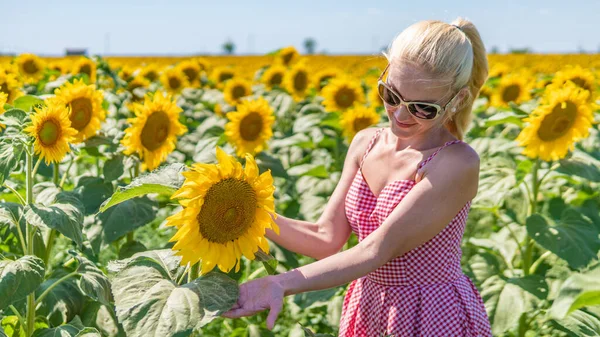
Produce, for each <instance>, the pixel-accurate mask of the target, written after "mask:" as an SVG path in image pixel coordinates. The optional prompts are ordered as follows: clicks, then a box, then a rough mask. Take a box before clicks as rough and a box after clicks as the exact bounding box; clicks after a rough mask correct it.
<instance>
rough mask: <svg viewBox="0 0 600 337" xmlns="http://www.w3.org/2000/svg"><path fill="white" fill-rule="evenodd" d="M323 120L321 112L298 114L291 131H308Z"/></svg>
mask: <svg viewBox="0 0 600 337" xmlns="http://www.w3.org/2000/svg"><path fill="white" fill-rule="evenodd" d="M322 120H323V114H319V113H315V114H308V115H304V116H300V117H298V118H297V119H296V121H294V126H293V132H294V133H300V132H308V131H310V129H312V128H314V127H316V126H318V125H319V124H320V123H321V121H322Z"/></svg>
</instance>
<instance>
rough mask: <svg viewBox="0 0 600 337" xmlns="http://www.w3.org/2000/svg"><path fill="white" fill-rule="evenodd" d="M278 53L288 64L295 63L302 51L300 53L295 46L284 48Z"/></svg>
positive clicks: (283, 61)
mask: <svg viewBox="0 0 600 337" xmlns="http://www.w3.org/2000/svg"><path fill="white" fill-rule="evenodd" d="M277 55H278V57H279V59H280V60H281V62H282V63H283V64H284V65H286V66H289V65H291V64H293V63H294V62H295V61H296V60H297V59H298V58H299V57H300V53H298V50H296V48H294V46H288V47H285V48H282V49H281V50H279V53H278V54H277Z"/></svg>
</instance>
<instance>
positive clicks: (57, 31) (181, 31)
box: [0, 0, 600, 55]
mask: <svg viewBox="0 0 600 337" xmlns="http://www.w3.org/2000/svg"><path fill="white" fill-rule="evenodd" d="M0 13H2V17H3V18H2V23H3V24H2V27H3V28H2V32H3V33H2V35H1V36H0V52H3V53H7V52H15V53H22V52H33V53H37V54H45V55H62V54H64V50H65V48H67V47H69V48H87V49H88V51H89V53H91V54H105V53H108V54H113V55H114V54H117V55H147V54H151V55H189V54H198V53H208V54H214V53H221V51H222V48H221V46H222V44H223V42H225V41H226V40H227V39H231V40H232V41H233V42H234V43H235V45H236V54H246V53H253V54H256V53H266V52H269V51H272V50H275V49H278V48H280V47H283V46H286V45H294V46H296V47H297V48H298V49H299V50H301V51H303V50H304V49H303V47H302V46H303V41H304V40H305V38H307V37H312V38H314V39H315V40H316V41H317V51H326V52H328V53H332V54H345V53H361V54H373V53H377V52H378V51H379V50H380V49H381V47H383V46H386V45H388V44H389V43H390V42H391V41H392V39H393V38H394V37H395V36H396V35H397V34H398V33H399V32H400V31H402V30H403V29H404V28H406V27H407V26H409V25H410V24H412V23H413V22H416V21H419V20H424V19H437V20H443V21H446V22H450V21H451V20H453V19H454V18H456V17H457V16H462V17H466V18H467V19H470V20H471V21H473V22H474V23H475V25H476V26H477V27H478V28H479V30H480V33H481V35H482V37H483V40H484V43H485V45H486V47H487V48H488V50H489V49H490V48H491V47H492V46H496V47H497V48H498V49H499V50H500V52H506V51H508V50H509V49H510V48H522V47H530V48H531V49H532V50H533V51H535V52H543V53H547V52H576V51H578V50H580V49H583V50H585V51H587V52H598V49H599V48H600V19H598V13H600V1H598V0H587V1H581V0H571V1H564V0H560V1H557V0H545V1H539V0H521V1H512V0H511V1H502V0H501V1H486V0H479V1H462V0H454V1H438V0H430V1H419V0H411V1H402V0H394V1H352V0H345V1H344V0H338V1H327V0H321V1H286V0H277V1H272V0H264V1H260V0H254V1H252V0H250V1H248V0H246V1H219V2H217V1H214V0H213V1H182V0H170V1H155V0H144V1H138V0H130V1H127V0H121V1H115V0H105V1H86V0H78V1H73V0H54V1H48V0H2V1H0Z"/></svg>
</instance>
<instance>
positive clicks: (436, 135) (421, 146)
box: [394, 126, 456, 151]
mask: <svg viewBox="0 0 600 337" xmlns="http://www.w3.org/2000/svg"><path fill="white" fill-rule="evenodd" d="M394 137H395V143H396V145H395V148H396V151H401V150H406V149H413V150H416V151H427V150H429V149H433V148H436V147H439V146H442V145H444V144H445V143H446V142H448V141H450V140H453V139H455V138H456V137H454V136H453V135H452V134H451V133H450V131H448V130H447V129H446V128H445V127H443V126H442V127H441V128H437V129H431V130H429V132H427V133H424V134H418V135H414V136H412V137H410V138H398V137H396V136H394Z"/></svg>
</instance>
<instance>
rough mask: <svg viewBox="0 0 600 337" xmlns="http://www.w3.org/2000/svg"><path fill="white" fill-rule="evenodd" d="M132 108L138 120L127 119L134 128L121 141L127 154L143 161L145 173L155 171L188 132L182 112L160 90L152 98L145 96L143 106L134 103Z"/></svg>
mask: <svg viewBox="0 0 600 337" xmlns="http://www.w3.org/2000/svg"><path fill="white" fill-rule="evenodd" d="M132 106H133V111H134V113H135V115H136V117H134V118H129V119H127V121H128V122H129V123H130V124H131V126H130V127H129V128H127V129H126V130H125V137H123V140H121V144H123V145H124V146H125V147H126V150H125V151H124V153H125V154H127V155H129V154H133V153H137V154H138V155H139V156H140V159H142V160H143V163H142V170H154V169H155V168H157V167H158V166H159V165H160V164H161V163H162V162H163V161H165V159H167V156H168V155H169V153H171V152H173V150H175V144H176V143H177V136H180V135H183V134H184V133H185V132H186V131H187V128H186V127H185V126H184V125H182V124H181V123H180V122H179V113H180V112H181V111H182V110H181V108H180V107H178V106H177V105H176V104H175V102H174V101H173V99H172V98H171V97H170V96H163V94H162V93H161V92H160V91H158V92H156V93H154V95H153V96H152V97H150V95H146V97H145V100H144V104H143V105H142V104H139V103H133V104H132Z"/></svg>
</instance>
